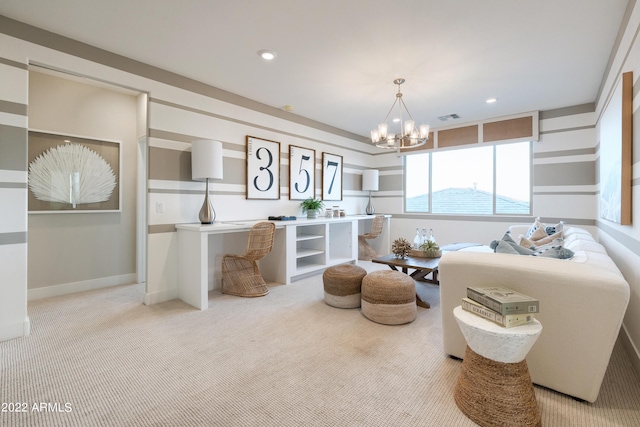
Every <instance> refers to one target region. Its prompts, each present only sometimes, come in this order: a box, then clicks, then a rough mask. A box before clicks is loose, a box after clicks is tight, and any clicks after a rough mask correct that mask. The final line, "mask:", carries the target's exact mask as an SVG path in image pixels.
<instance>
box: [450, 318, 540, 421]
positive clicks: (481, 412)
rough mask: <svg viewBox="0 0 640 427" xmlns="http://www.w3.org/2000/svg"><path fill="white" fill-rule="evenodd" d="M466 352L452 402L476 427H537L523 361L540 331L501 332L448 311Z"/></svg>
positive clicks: (480, 320) (537, 324)
mask: <svg viewBox="0 0 640 427" xmlns="http://www.w3.org/2000/svg"><path fill="white" fill-rule="evenodd" d="M453 314H454V316H455V318H456V321H457V322H458V325H459V326H460V330H461V331H462V333H463V335H464V337H465V339H466V340H467V350H466V352H465V356H464V360H463V361H462V369H461V370H460V374H459V376H458V381H457V383H456V388H455V392H454V400H455V402H456V405H458V408H460V410H461V411H462V412H463V413H464V414H465V415H466V416H467V417H469V418H470V419H471V420H472V421H474V422H475V423H477V424H479V425H480V426H482V427H494V426H495V427H497V426H502V427H538V426H541V425H542V421H541V418H540V411H539V409H538V404H537V402H536V396H535V393H534V390H533V384H532V383H531V376H530V375H529V369H528V368H527V362H526V360H525V357H526V355H527V353H528V352H529V350H530V349H531V347H532V346H533V344H534V343H535V341H536V340H537V338H538V336H539V335H540V332H541V331H542V325H541V324H540V322H538V321H537V320H535V321H534V323H531V324H528V325H523V326H517V327H514V328H503V327H501V326H498V325H496V324H494V323H493V322H490V321H488V320H485V319H483V318H481V317H479V316H476V315H475V314H473V313H469V312H467V311H464V310H462V308H461V307H460V306H458V307H456V308H455V309H454V310H453Z"/></svg>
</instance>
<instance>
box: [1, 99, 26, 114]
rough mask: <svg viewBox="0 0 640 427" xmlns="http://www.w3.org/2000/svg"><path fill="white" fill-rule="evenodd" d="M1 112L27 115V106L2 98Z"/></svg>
mask: <svg viewBox="0 0 640 427" xmlns="http://www.w3.org/2000/svg"><path fill="white" fill-rule="evenodd" d="M0 112H2V113H9V114H17V115H19V116H26V115H27V106H26V105H25V104H19V103H17V102H11V101H2V100H0Z"/></svg>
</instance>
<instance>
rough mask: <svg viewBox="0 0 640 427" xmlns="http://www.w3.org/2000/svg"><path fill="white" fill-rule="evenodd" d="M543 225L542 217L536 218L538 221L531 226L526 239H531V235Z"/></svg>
mask: <svg viewBox="0 0 640 427" xmlns="http://www.w3.org/2000/svg"><path fill="white" fill-rule="evenodd" d="M541 225H542V224H541V223H540V217H536V219H535V220H534V221H533V224H531V226H530V227H529V229H528V230H527V233H526V234H525V235H524V237H526V238H527V239H530V238H531V235H532V234H533V233H535V231H536V230H537V229H538V228H540V226H541Z"/></svg>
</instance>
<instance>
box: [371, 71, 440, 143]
mask: <svg viewBox="0 0 640 427" xmlns="http://www.w3.org/2000/svg"><path fill="white" fill-rule="evenodd" d="M402 83H404V79H395V80H394V81H393V84H396V85H398V93H397V94H396V100H395V101H394V102H393V105H392V106H391V109H390V110H389V112H388V113H387V116H386V117H385V118H384V121H383V122H382V123H380V124H379V125H378V129H374V130H372V131H371V142H372V143H373V144H375V146H376V147H378V148H387V149H397V148H413V147H419V146H421V145H424V144H425V143H426V142H427V139H429V125H420V127H416V124H415V122H414V121H413V117H411V113H409V110H408V109H407V106H406V105H405V103H404V101H403V100H402V92H400V85H401V84H402ZM396 105H397V110H398V119H394V122H396V121H399V122H400V132H399V133H389V125H388V124H387V119H388V118H389V114H391V112H392V111H393V109H394V108H395V107H396ZM403 108H404V111H405V112H406V116H407V117H408V119H407V120H403V117H402V109H403Z"/></svg>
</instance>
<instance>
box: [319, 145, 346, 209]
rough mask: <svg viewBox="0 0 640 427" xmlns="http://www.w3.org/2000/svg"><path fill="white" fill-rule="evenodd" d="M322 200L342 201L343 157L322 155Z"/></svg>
mask: <svg viewBox="0 0 640 427" xmlns="http://www.w3.org/2000/svg"><path fill="white" fill-rule="evenodd" d="M322 200H342V156H338V155H336V154H329V153H322Z"/></svg>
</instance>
